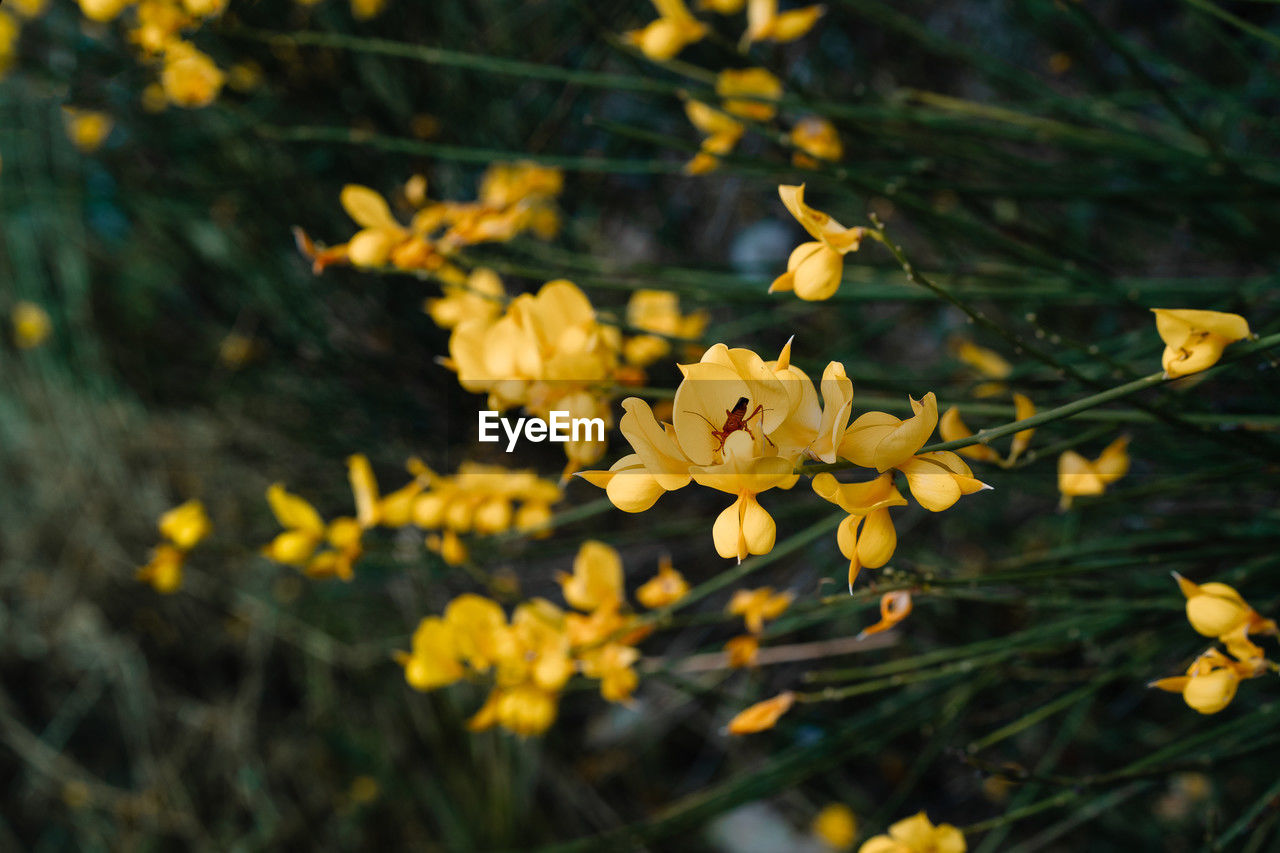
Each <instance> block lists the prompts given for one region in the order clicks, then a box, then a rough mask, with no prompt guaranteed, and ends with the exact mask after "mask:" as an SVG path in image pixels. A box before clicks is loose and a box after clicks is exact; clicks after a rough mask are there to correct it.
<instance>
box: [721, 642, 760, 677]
mask: <svg viewBox="0 0 1280 853" xmlns="http://www.w3.org/2000/svg"><path fill="white" fill-rule="evenodd" d="M724 650H725V651H726V652H727V653H728V655H729V666H731V667H732V668H734V669H742V668H743V667H748V666H753V665H754V664H755V662H756V657H757V655H758V654H759V652H760V640H759V639H758V638H757V637H755V636H753V635H751V634H742V635H741V636H738V637H734V638H733V639H731V640H729V642H727V643H725V644H724Z"/></svg>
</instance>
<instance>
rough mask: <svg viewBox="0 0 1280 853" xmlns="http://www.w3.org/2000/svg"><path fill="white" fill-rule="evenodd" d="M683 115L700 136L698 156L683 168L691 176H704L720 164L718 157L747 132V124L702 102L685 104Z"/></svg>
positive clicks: (729, 149) (725, 152)
mask: <svg viewBox="0 0 1280 853" xmlns="http://www.w3.org/2000/svg"><path fill="white" fill-rule="evenodd" d="M684 112H685V115H687V116H688V117H689V121H690V122H691V123H692V124H693V126H694V127H695V128H697V130H698V132H699V133H701V134H702V135H703V140H702V144H701V146H699V150H698V154H697V156H696V157H694V158H693V159H692V160H690V161H689V162H688V163H687V164H686V165H685V167H684V170H685V172H686V173H688V174H690V175H702V174H706V173H707V172H710V171H711V170H713V169H715V168H716V167H717V166H719V165H720V159H719V158H720V157H722V156H724V155H725V154H728V153H729V152H730V151H732V150H733V149H734V146H736V145H737V144H738V140H739V139H741V138H742V134H743V133H745V132H746V129H747V128H746V125H744V124H743V123H742V122H740V121H738V120H737V119H736V118H734V117H733V116H731V115H729V114H728V113H726V112H724V111H723V110H719V109H716V108H715V107H712V106H708V105H707V104H704V103H702V102H701V101H686V102H685V105H684Z"/></svg>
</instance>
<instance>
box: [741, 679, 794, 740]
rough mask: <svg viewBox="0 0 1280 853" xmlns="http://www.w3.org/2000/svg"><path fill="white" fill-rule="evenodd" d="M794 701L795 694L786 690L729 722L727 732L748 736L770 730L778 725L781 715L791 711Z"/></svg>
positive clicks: (744, 711) (755, 705)
mask: <svg viewBox="0 0 1280 853" xmlns="http://www.w3.org/2000/svg"><path fill="white" fill-rule="evenodd" d="M795 701H796V694H795V693H793V692H791V691H790V690H788V691H787V692H786V693H779V694H778V695H777V696H774V697H773V698H772V699H766V700H764V701H763V702H757V703H756V704H754V705H752V706H751V707H750V708H747V709H745V710H743V711H741V712H739V713H738V714H737V716H735V717H734V718H733V719H732V720H730V721H729V725H728V732H729V734H731V735H749V734H753V733H755V732H762V731H764V730H765V729H771V728H773V727H774V726H775V725H777V724H778V720H779V719H781V718H782V715H783V714H785V713H787V711H790V710H791V706H792V705H793V704H795Z"/></svg>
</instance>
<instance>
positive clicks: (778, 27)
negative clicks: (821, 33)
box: [742, 0, 827, 45]
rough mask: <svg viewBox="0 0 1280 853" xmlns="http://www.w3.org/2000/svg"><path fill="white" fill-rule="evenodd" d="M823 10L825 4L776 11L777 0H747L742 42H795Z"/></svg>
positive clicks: (819, 16) (744, 43) (807, 30)
mask: <svg viewBox="0 0 1280 853" xmlns="http://www.w3.org/2000/svg"><path fill="white" fill-rule="evenodd" d="M826 10H827V8H826V7H825V6H805V7H804V8H802V9H793V10H791V11H788V12H782V13H781V14H779V12H778V0H747V31H746V32H745V33H744V34H743V36H742V43H743V45H749V44H751V43H752V42H756V41H766V40H767V41H777V42H787V41H795V40H796V39H798V38H800V37H802V36H803V35H804V34H805V33H807V32H809V30H811V29H813V25H814V24H816V23H817V22H818V19H819V18H821V17H822V14H823V13H824V12H825V11H826Z"/></svg>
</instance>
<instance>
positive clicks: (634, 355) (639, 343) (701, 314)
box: [623, 290, 708, 367]
mask: <svg viewBox="0 0 1280 853" xmlns="http://www.w3.org/2000/svg"><path fill="white" fill-rule="evenodd" d="M707 319H708V318H707V313H706V312H705V311H696V312H694V313H692V314H688V315H683V314H681V313H680V297H679V296H678V295H676V294H675V293H672V292H671V291H669V290H637V291H635V292H634V293H632V294H631V299H629V300H628V301H627V325H628V326H631V327H632V328H634V329H639V330H640V331H643V332H653V333H654V334H652V335H636V336H635V337H633V338H629V339H628V340H627V341H626V342H625V343H624V344H623V355H624V357H625V358H626V360H627V361H628V362H629V363H631V364H634V365H636V366H637V367H647V366H648V365H650V364H652V363H653V362H655V361H657V360H658V359H660V358H662V357H663V356H665V355H666V354H667V353H669V352H670V351H671V343H670V342H669V341H668V340H667V338H668V337H672V338H686V339H694V338H697V337H699V336H701V335H702V332H703V330H704V329H705V328H706V327H707ZM659 335H663V336H665V337H658V336H659Z"/></svg>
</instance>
